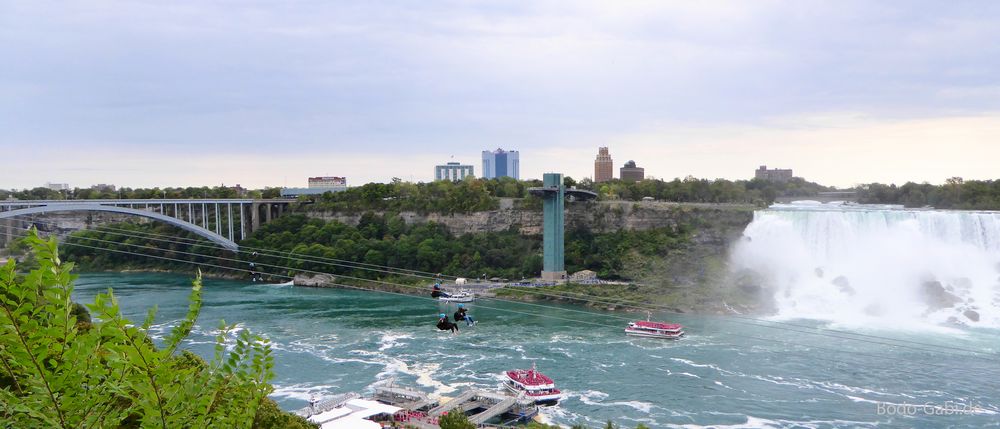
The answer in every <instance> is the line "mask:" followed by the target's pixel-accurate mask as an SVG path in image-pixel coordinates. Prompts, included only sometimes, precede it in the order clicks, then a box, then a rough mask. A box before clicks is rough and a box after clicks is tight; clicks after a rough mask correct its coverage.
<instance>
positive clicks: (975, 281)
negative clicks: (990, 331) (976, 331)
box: [731, 203, 1000, 328]
mask: <svg viewBox="0 0 1000 429" xmlns="http://www.w3.org/2000/svg"><path fill="white" fill-rule="evenodd" d="M731 266H732V267H733V268H734V269H735V270H736V272H737V273H741V274H742V275H744V276H745V277H749V278H752V279H753V280H752V281H755V282H757V283H758V284H757V285H758V286H761V287H762V288H763V290H765V291H768V292H773V294H774V304H775V307H776V309H777V312H778V316H779V317H782V318H811V319H824V320H831V321H835V322H839V323H844V324H864V325H869V326H870V325H873V324H874V325H879V326H891V327H903V328H905V327H914V326H916V323H915V322H929V323H934V324H964V325H970V326H983V327H1000V212H970V211H939V210H906V209H902V208H899V207H893V206H866V205H830V204H818V203H813V204H792V205H775V206H772V207H771V208H768V209H766V210H761V211H757V212H756V213H754V220H753V222H752V223H751V224H750V225H749V226H747V228H746V230H745V231H744V237H743V239H742V241H741V242H740V243H739V244H737V246H736V248H735V250H734V252H733V260H732V265H731Z"/></svg>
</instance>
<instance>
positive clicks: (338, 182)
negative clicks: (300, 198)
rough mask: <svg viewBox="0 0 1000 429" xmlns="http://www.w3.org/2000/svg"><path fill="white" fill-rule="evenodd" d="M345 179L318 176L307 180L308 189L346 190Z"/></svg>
mask: <svg viewBox="0 0 1000 429" xmlns="http://www.w3.org/2000/svg"><path fill="white" fill-rule="evenodd" d="M346 187H347V178H346V177H336V176H320V177H310V178H309V188H311V189H331V188H346Z"/></svg>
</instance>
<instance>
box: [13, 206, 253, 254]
mask: <svg viewBox="0 0 1000 429" xmlns="http://www.w3.org/2000/svg"><path fill="white" fill-rule="evenodd" d="M86 211H97V212H112V213H122V214H129V215H134V216H142V217H147V218H150V219H154V220H158V221H162V222H166V223H168V224H171V225H173V226H176V227H178V228H181V229H183V230H185V231H189V232H192V233H194V234H197V235H200V236H202V237H205V238H207V239H208V240H210V241H212V242H213V243H216V244H218V245H220V246H222V247H225V248H227V249H229V250H233V251H235V250H239V248H240V246H239V245H238V244H236V242H234V241H232V240H230V239H228V238H226V237H223V236H221V235H219V234H216V233H214V232H212V231H209V230H207V229H205V228H202V227H200V226H198V225H195V224H193V223H190V222H186V221H183V220H180V219H177V218H175V217H170V216H167V215H164V214H162V213H156V212H151V211H146V210H136V209H132V208H126V207H117V206H105V205H100V204H49V205H44V206H36V207H28V208H24V209H17V210H10V211H5V212H0V219H8V218H13V217H17V216H23V215H29V214H43V213H54V212H86Z"/></svg>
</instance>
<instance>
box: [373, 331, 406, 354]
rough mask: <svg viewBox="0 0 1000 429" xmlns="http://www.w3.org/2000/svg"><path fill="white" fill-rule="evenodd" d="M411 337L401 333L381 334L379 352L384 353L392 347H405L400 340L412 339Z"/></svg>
mask: <svg viewBox="0 0 1000 429" xmlns="http://www.w3.org/2000/svg"><path fill="white" fill-rule="evenodd" d="M412 338H413V336H412V335H410V334H406V333H401V332H383V333H382V338H381V340H379V344H380V345H379V348H378V349H379V351H383V352H384V351H386V350H389V349H391V348H394V347H399V346H405V345H406V343H404V342H401V341H400V340H408V339H412Z"/></svg>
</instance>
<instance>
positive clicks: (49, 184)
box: [45, 183, 69, 191]
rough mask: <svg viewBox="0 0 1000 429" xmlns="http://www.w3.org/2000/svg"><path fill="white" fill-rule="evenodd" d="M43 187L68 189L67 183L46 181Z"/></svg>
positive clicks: (58, 189) (60, 189) (59, 189)
mask: <svg viewBox="0 0 1000 429" xmlns="http://www.w3.org/2000/svg"><path fill="white" fill-rule="evenodd" d="M45 187H46V188H49V189H51V190H53V191H68V190H69V184H68V183H46V184H45Z"/></svg>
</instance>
